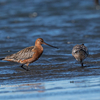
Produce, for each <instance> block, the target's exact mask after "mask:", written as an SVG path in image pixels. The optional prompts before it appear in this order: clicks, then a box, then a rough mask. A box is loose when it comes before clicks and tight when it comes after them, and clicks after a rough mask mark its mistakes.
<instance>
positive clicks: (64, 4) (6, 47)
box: [0, 0, 100, 100]
mask: <svg viewBox="0 0 100 100" xmlns="http://www.w3.org/2000/svg"><path fill="white" fill-rule="evenodd" d="M99 9H100V7H99V6H96V5H95V4H94V2H93V0H88V1H87V0H83V1H81V0H75V1H74V0H48V1H47V0H42V1H41V0H9V1H8V0H1V1H0V58H2V57H5V56H7V55H9V54H13V53H15V52H17V51H19V50H21V49H23V48H25V47H29V46H32V45H34V42H35V40H36V39H37V38H39V37H41V38H43V39H44V41H45V42H46V43H48V44H51V45H54V46H57V47H59V49H55V48H51V47H49V46H46V45H43V47H44V52H43V54H42V56H41V57H40V59H39V60H37V61H36V62H34V63H32V64H30V71H25V70H23V69H22V68H20V64H18V63H12V62H7V61H0V98H1V99H2V100H33V99H35V100H54V99H55V100H61V99H62V100H75V99H77V100H100V10H99ZM82 43H84V44H85V46H87V47H88V50H89V54H90V55H89V57H88V58H87V59H86V60H85V61H84V66H85V67H84V68H81V66H80V63H79V62H77V61H76V60H75V59H74V58H73V57H72V54H71V50H72V48H73V46H75V45H76V44H82Z"/></svg>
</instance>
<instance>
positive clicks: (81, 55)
mask: <svg viewBox="0 0 100 100" xmlns="http://www.w3.org/2000/svg"><path fill="white" fill-rule="evenodd" d="M88 54H89V53H88V49H87V47H86V46H84V44H82V45H75V46H74V47H73V49H72V55H73V56H74V57H75V59H76V60H78V61H80V63H81V65H82V66H83V60H84V59H85V58H86V57H87V56H88Z"/></svg>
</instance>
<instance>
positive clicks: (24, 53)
mask: <svg viewBox="0 0 100 100" xmlns="http://www.w3.org/2000/svg"><path fill="white" fill-rule="evenodd" d="M34 48H35V46H31V47H27V48H25V49H22V50H21V51H19V52H17V53H14V54H12V55H9V56H6V57H5V59H14V60H24V59H28V58H31V57H32V56H33V54H34V52H33V51H32V49H34Z"/></svg>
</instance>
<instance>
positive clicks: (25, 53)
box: [0, 38, 57, 71]
mask: <svg viewBox="0 0 100 100" xmlns="http://www.w3.org/2000/svg"><path fill="white" fill-rule="evenodd" d="M42 44H45V45H48V46H51V47H53V48H57V47H55V46H52V45H49V44H47V43H45V42H44V40H43V39H42V38H38V39H37V40H36V41H35V46H31V47H27V48H25V49H22V50H21V51H19V52H17V53H14V54H12V55H8V56H6V57H5V58H1V59H0V60H6V61H12V62H18V63H21V64H22V65H21V67H22V68H23V69H25V70H27V71H28V65H29V64H30V63H32V62H34V61H36V60H38V58H39V57H40V56H41V55H42V53H43V47H42ZM24 64H25V65H26V66H27V69H26V68H24V67H23V65H24Z"/></svg>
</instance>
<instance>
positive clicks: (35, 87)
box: [16, 83, 45, 92]
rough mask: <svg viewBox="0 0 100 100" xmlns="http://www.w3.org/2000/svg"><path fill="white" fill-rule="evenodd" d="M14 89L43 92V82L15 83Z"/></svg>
mask: <svg viewBox="0 0 100 100" xmlns="http://www.w3.org/2000/svg"><path fill="white" fill-rule="evenodd" d="M16 90H17V91H21V92H33V91H34V92H44V91H45V87H44V84H43V83H29V84H20V85H17V87H16Z"/></svg>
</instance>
